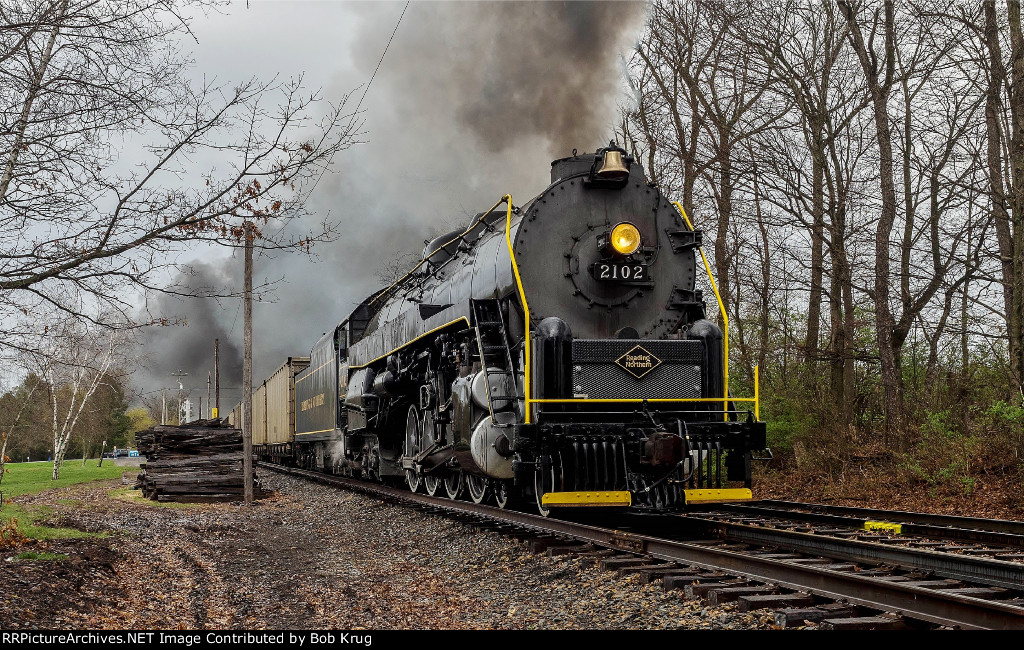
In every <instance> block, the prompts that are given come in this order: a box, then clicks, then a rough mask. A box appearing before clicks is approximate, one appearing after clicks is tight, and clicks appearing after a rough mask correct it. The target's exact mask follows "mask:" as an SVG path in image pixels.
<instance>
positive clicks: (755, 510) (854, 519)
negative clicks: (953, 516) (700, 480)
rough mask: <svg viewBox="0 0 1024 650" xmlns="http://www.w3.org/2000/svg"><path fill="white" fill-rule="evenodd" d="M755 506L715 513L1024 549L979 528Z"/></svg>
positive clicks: (1019, 538)
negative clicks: (896, 528) (897, 528)
mask: <svg viewBox="0 0 1024 650" xmlns="http://www.w3.org/2000/svg"><path fill="white" fill-rule="evenodd" d="M756 503H758V502H753V503H744V504H716V505H715V509H716V510H723V511H727V512H732V513H738V514H752V515H759V516H765V517H778V518H780V519H788V520H791V521H806V522H811V523H819V524H831V525H834V526H846V527H849V528H851V529H863V528H864V526H865V524H866V523H867V522H869V521H878V520H880V519H882V520H885V521H892V522H893V523H899V524H900V525H901V526H902V530H901V534H907V535H918V536H921V537H937V538H940V539H953V540H963V541H971V542H978V543H980V544H996V545H1005V546H1012V547H1017V548H1024V534H1016V533H1007V532H1001V531H995V530H984V529H979V528H960V527H951V526H944V525H939V524H924V523H905V522H901V521H900V519H899V517H891V516H885V517H872V516H868V515H867V513H857V516H847V515H839V514H829V513H828V512H802V511H796V510H784V509H780V508H772V507H763V506H759V505H756ZM912 514H913V513H912ZM1009 523H1016V522H1009Z"/></svg>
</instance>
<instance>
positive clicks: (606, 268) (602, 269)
mask: <svg viewBox="0 0 1024 650" xmlns="http://www.w3.org/2000/svg"><path fill="white" fill-rule="evenodd" d="M590 272H591V273H592V274H593V276H594V279H595V280H600V281H602V282H646V281H647V265H646V264H636V263H629V262H595V263H594V265H593V266H592V267H591V269H590Z"/></svg>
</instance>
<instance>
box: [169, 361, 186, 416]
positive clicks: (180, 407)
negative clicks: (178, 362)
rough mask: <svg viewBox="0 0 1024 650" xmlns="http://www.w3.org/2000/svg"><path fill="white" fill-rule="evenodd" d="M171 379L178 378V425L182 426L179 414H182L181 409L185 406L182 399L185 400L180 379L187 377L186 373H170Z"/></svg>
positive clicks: (179, 371)
mask: <svg viewBox="0 0 1024 650" xmlns="http://www.w3.org/2000/svg"><path fill="white" fill-rule="evenodd" d="M171 377H177V378H178V424H182V422H181V414H182V408H183V407H184V405H185V402H184V399H185V387H184V386H183V385H182V383H181V378H182V377H188V373H187V372H185V371H184V370H178V372H172V373H171Z"/></svg>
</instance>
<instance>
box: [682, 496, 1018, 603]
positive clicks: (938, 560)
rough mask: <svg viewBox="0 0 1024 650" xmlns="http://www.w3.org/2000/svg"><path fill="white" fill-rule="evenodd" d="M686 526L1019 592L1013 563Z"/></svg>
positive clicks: (695, 523) (770, 531) (743, 528)
mask: <svg viewBox="0 0 1024 650" xmlns="http://www.w3.org/2000/svg"><path fill="white" fill-rule="evenodd" d="M686 520H687V522H688V524H689V525H690V526H691V527H693V528H695V529H697V530H700V531H701V532H702V533H703V534H712V535H717V536H719V537H721V538H722V539H727V540H730V541H736V542H744V543H747V544H759V545H762V546H775V547H778V548H781V549H785V550H787V551H793V552H796V553H807V554H811V555H819V556H822V557H829V558H834V559H837V560H846V561H849V562H864V563H869V564H886V565H889V566H896V567H900V568H903V569H909V570H916V571H925V572H927V573H933V574H935V575H937V576H942V577H944V578H954V579H956V580H965V581H968V582H973V583H981V584H985V585H990V586H996V587H1005V588H1008V589H1016V590H1024V564H1019V563H1016V562H1007V561H1006V560H997V559H993V558H987V557H975V556H971V555H956V554H953V553H942V552H939V551H932V550H928V549H921V548H906V547H903V546H893V545H891V544H880V543H878V542H870V541H865V540H858V539H845V538H842V537H830V536H827V535H819V534H815V533H802V532H797V531H792V530H780V529H777V528H765V527H763V526H752V525H749V524H740V523H733V522H726V521H718V520H714V519H703V518H701V517H694V516H687V517H686ZM1022 613H1024V610H1022Z"/></svg>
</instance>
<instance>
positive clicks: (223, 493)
mask: <svg viewBox="0 0 1024 650" xmlns="http://www.w3.org/2000/svg"><path fill="white" fill-rule="evenodd" d="M135 440H136V442H137V443H138V447H139V453H140V454H141V455H143V456H145V457H146V462H145V463H143V464H142V471H141V472H139V478H138V481H137V482H136V484H135V487H136V488H138V489H140V490H142V494H143V496H145V497H146V498H148V499H153V500H154V501H186V502H190V503H200V502H215V501H241V500H242V499H243V498H244V496H245V486H244V484H243V480H242V479H243V476H242V432H241V431H239V430H238V429H233V428H231V427H228V426H226V423H225V422H223V421H222V420H197V421H195V422H192V423H189V424H184V425H180V426H169V425H157V426H155V427H152V428H150V429H147V430H145V431H140V432H139V433H137V434H136V436H135ZM253 490H254V496H255V497H256V498H260V497H262V496H264V494H263V490H262V488H261V487H260V485H259V483H258V482H255V481H254V485H253Z"/></svg>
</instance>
